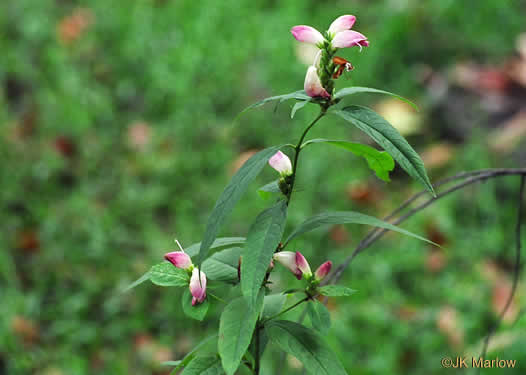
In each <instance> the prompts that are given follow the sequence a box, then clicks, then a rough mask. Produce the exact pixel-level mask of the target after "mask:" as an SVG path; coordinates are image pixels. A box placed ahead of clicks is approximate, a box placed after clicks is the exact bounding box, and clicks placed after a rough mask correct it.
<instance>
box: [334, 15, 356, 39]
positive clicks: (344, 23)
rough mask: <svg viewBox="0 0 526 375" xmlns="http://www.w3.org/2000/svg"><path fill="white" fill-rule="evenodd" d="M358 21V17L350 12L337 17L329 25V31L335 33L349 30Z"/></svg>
mask: <svg viewBox="0 0 526 375" xmlns="http://www.w3.org/2000/svg"><path fill="white" fill-rule="evenodd" d="M355 22H356V17H355V16H351V15H349V14H347V15H345V16H340V17H338V18H336V19H335V20H334V21H333V22H332V23H331V26H329V30H328V31H329V33H331V34H332V35H335V34H336V33H339V32H340V31H344V30H349V29H350V28H351V27H353V25H354V23H355Z"/></svg>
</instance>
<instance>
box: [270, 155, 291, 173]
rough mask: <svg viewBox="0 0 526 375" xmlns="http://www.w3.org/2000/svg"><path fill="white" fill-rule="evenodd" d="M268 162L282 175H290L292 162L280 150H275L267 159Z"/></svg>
mask: <svg viewBox="0 0 526 375" xmlns="http://www.w3.org/2000/svg"><path fill="white" fill-rule="evenodd" d="M268 163H269V164H270V166H271V167H272V168H274V169H275V170H276V171H278V172H279V174H280V175H282V176H283V177H286V176H290V175H291V174H292V164H291V162H290V159H289V157H288V156H287V155H285V154H284V153H283V152H281V151H278V152H276V153H275V154H274V156H272V157H271V158H270V159H269V161H268Z"/></svg>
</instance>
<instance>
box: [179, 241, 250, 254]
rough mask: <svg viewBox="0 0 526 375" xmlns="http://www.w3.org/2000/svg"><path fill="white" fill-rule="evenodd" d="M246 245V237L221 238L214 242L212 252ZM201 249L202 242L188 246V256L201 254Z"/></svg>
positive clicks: (211, 247)
mask: <svg viewBox="0 0 526 375" xmlns="http://www.w3.org/2000/svg"><path fill="white" fill-rule="evenodd" d="M244 243H245V237H220V238H216V239H215V240H214V242H213V243H212V245H211V246H210V250H215V251H219V250H223V249H228V248H230V247H236V246H243V244H244ZM200 247H201V242H198V243H194V244H192V245H190V246H188V247H187V248H186V249H185V251H186V253H187V254H188V255H190V256H191V257H193V256H195V255H197V254H198V253H199V248H200Z"/></svg>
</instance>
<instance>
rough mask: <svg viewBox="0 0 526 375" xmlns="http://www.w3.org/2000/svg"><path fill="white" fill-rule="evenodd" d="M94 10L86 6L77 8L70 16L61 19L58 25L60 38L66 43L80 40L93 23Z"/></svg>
mask: <svg viewBox="0 0 526 375" xmlns="http://www.w3.org/2000/svg"><path fill="white" fill-rule="evenodd" d="M93 20H94V16H93V12H92V11H91V10H90V9H86V8H77V9H75V10H74V11H73V13H71V14H70V15H69V16H67V17H65V18H63V19H62V21H60V23H59V24H58V26H57V34H58V38H59V40H60V41H61V42H62V43H64V44H71V43H73V42H75V41H76V40H78V39H79V38H80V37H81V36H82V34H84V32H85V31H86V30H87V29H88V27H89V26H91V25H92V23H93Z"/></svg>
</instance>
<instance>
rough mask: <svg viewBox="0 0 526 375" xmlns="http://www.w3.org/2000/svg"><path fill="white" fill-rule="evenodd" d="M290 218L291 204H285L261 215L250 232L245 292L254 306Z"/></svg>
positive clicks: (243, 267) (243, 273)
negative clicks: (289, 207) (287, 219)
mask: <svg viewBox="0 0 526 375" xmlns="http://www.w3.org/2000/svg"><path fill="white" fill-rule="evenodd" d="M286 218H287V202H286V201H285V200H281V201H279V202H278V203H276V204H275V205H274V206H272V207H270V208H267V209H266V210H265V211H263V212H262V213H260V214H259V215H258V217H257V218H256V221H255V222H254V224H252V226H251V227H250V230H249V231H248V235H247V241H246V242H245V246H244V247H243V252H242V254H243V260H242V263H241V291H242V292H243V295H244V296H245V297H247V298H248V300H249V303H251V304H253V303H254V302H255V301H256V297H257V295H258V292H259V289H260V288H261V284H262V283H263V279H264V278H265V273H266V272H267V269H268V267H269V264H270V261H271V260H272V254H274V251H275V250H276V248H277V247H278V245H279V242H280V241H281V237H282V236H283V230H284V229H285V220H286Z"/></svg>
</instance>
